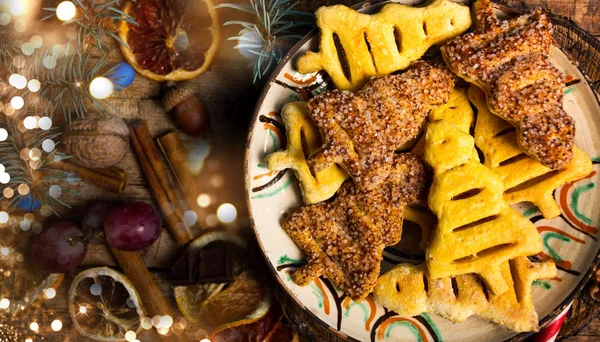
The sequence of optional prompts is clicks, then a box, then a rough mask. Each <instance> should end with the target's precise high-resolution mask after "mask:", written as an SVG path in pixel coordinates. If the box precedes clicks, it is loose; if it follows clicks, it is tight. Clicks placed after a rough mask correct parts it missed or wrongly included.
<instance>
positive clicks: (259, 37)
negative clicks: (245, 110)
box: [215, 0, 314, 83]
mask: <svg viewBox="0 0 600 342" xmlns="http://www.w3.org/2000/svg"><path fill="white" fill-rule="evenodd" d="M249 2H250V4H249V5H242V4H229V3H224V4H221V5H218V6H215V8H232V9H234V10H238V11H241V12H245V13H250V14H252V15H254V16H255V17H256V23H251V22H245V21H228V22H226V23H224V24H223V25H225V26H229V25H240V26H242V30H241V31H240V32H239V33H238V35H237V36H234V37H230V38H229V39H228V40H237V41H239V43H238V44H237V46H236V47H235V48H236V49H238V50H240V51H241V52H242V53H243V54H245V55H249V56H252V58H253V61H252V63H251V64H250V66H251V67H252V69H253V72H254V83H256V82H257V81H258V80H260V79H262V78H263V77H264V76H266V75H268V74H269V72H270V71H271V69H272V68H274V67H275V66H276V65H277V64H279V62H280V61H281V59H282V58H283V56H284V55H285V54H286V53H287V51H288V50H289V48H290V47H291V46H292V45H293V44H294V43H295V42H297V41H299V40H300V39H301V38H302V35H299V34H297V32H296V30H297V29H298V28H302V27H308V28H312V27H313V26H314V23H312V22H306V21H304V22H303V21H293V20H292V19H291V18H292V17H297V16H310V17H311V18H312V17H314V15H312V14H309V13H304V12H297V11H294V10H293V8H294V7H296V6H297V5H298V2H297V1H294V2H292V1H290V0H249Z"/></svg>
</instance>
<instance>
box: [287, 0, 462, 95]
mask: <svg viewBox="0 0 600 342" xmlns="http://www.w3.org/2000/svg"><path fill="white" fill-rule="evenodd" d="M316 16H317V25H318V26H319V29H320V30H321V35H320V37H321V38H320V49H321V51H319V52H307V53H306V54H305V55H304V56H302V57H300V59H299V60H298V71H299V72H301V73H311V72H315V71H319V70H325V71H327V73H328V74H329V75H330V76H331V78H332V80H333V82H334V83H335V86H336V88H337V89H340V90H358V89H359V88H360V87H362V86H363V84H365V83H366V82H367V80H368V79H369V78H370V77H371V76H375V75H387V74H390V73H392V72H394V71H397V70H402V69H405V68H407V67H408V66H409V65H410V63H411V62H413V61H416V60H418V59H419V58H421V56H423V55H424V54H425V52H426V51H427V50H428V49H429V48H430V47H432V46H433V45H436V44H441V43H444V42H446V41H448V40H449V39H451V38H453V37H455V36H456V35H459V34H461V33H463V32H464V31H466V30H467V29H469V27H470V26H471V13H470V11H469V8H468V7H467V6H463V5H460V4H457V3H455V2H452V1H450V0H436V1H433V2H432V3H430V4H429V5H428V6H426V7H411V6H406V5H402V4H388V5H385V6H384V7H383V9H382V10H381V12H379V13H377V14H373V15H369V14H363V13H359V12H357V11H356V10H354V9H351V8H348V7H346V6H343V5H336V6H329V7H321V8H319V9H318V10H317V12H316Z"/></svg>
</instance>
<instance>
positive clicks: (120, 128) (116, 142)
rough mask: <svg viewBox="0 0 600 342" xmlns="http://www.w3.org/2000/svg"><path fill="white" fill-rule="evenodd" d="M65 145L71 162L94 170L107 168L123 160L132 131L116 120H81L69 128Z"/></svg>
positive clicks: (106, 118) (105, 118) (101, 118)
mask: <svg viewBox="0 0 600 342" xmlns="http://www.w3.org/2000/svg"><path fill="white" fill-rule="evenodd" d="M62 143H63V145H64V146H65V150H66V152H67V153H69V154H70V155H71V159H70V161H71V162H73V163H75V164H77V165H80V166H83V167H86V168H90V169H101V168H107V167H111V166H113V165H115V164H117V163H118V162H120V161H121V159H123V156H124V155H125V152H126V151H127V147H128V145H129V129H128V127H127V125H126V124H125V122H124V121H123V120H122V119H120V118H116V117H93V118H85V119H80V120H77V121H74V122H73V123H71V124H70V125H69V126H67V128H66V129H65V131H64V134H63V138H62Z"/></svg>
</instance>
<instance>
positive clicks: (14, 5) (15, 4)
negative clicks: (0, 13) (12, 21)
mask: <svg viewBox="0 0 600 342" xmlns="http://www.w3.org/2000/svg"><path fill="white" fill-rule="evenodd" d="M25 3H26V1H23V0H10V1H9V3H8V11H9V12H10V14H12V15H14V16H17V17H18V16H20V15H23V13H25Z"/></svg>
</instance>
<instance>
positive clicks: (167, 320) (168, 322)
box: [158, 315, 173, 329]
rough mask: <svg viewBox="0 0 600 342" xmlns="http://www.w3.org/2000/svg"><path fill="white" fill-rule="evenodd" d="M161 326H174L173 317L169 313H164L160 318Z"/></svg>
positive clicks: (167, 327)
mask: <svg viewBox="0 0 600 342" xmlns="http://www.w3.org/2000/svg"><path fill="white" fill-rule="evenodd" d="M158 325H159V328H166V329H169V328H170V327H172V326H173V317H171V316H169V315H164V316H162V317H161V318H160V322H159V323H158Z"/></svg>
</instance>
